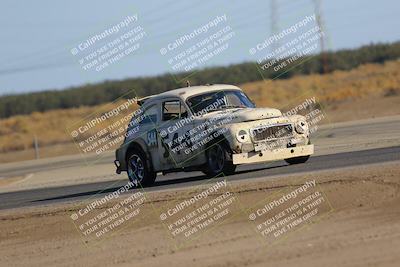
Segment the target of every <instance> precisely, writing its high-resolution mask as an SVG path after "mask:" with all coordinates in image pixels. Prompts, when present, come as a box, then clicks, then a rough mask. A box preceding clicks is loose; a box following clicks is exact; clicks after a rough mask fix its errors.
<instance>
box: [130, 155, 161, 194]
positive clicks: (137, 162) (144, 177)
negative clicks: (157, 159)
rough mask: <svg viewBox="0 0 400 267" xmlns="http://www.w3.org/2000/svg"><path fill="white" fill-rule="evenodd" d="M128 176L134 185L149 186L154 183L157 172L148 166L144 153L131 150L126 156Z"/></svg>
mask: <svg viewBox="0 0 400 267" xmlns="http://www.w3.org/2000/svg"><path fill="white" fill-rule="evenodd" d="M127 166H128V178H129V181H131V182H132V183H134V184H135V185H140V186H142V187H144V186H150V185H152V184H154V181H155V180H156V176H157V174H156V173H155V172H154V171H153V169H152V168H151V167H150V166H148V163H147V160H146V157H145V155H144V154H143V153H142V152H141V151H137V150H133V151H132V152H130V153H129V155H128V157H127Z"/></svg>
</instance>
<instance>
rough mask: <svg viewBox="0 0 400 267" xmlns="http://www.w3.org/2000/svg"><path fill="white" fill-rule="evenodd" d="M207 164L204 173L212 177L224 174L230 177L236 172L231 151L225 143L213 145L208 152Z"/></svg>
mask: <svg viewBox="0 0 400 267" xmlns="http://www.w3.org/2000/svg"><path fill="white" fill-rule="evenodd" d="M206 158H207V163H206V165H205V167H204V169H203V172H204V173H205V174H206V175H208V176H211V177H214V176H217V175H220V174H223V175H230V174H233V173H234V172H235V170H236V165H234V164H233V162H232V159H231V157H230V154H229V149H228V148H227V146H226V145H225V144H224V143H223V142H219V143H216V144H213V145H211V146H210V147H208V148H207V150H206Z"/></svg>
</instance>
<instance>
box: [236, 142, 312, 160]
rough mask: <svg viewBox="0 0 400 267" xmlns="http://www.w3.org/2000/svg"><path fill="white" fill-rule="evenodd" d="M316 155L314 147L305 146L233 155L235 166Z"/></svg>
mask: <svg viewBox="0 0 400 267" xmlns="http://www.w3.org/2000/svg"><path fill="white" fill-rule="evenodd" d="M311 154H314V145H304V146H297V147H289V148H279V149H274V150H264V151H260V152H249V153H240V154H233V155H232V159H233V164H235V165H237V164H249V163H258V162H266V161H276V160H282V159H288V158H295V157H301V156H308V155H311Z"/></svg>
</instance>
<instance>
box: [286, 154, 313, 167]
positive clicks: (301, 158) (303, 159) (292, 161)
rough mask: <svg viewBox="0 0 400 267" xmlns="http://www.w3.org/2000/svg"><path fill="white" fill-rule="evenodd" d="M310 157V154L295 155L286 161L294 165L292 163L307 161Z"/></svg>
mask: <svg viewBox="0 0 400 267" xmlns="http://www.w3.org/2000/svg"><path fill="white" fill-rule="evenodd" d="M309 158H310V155H308V156H301V157H295V158H289V159H285V161H286V162H287V163H289V164H290V165H292V164H300V163H305V162H306V161H307V160H308V159H309Z"/></svg>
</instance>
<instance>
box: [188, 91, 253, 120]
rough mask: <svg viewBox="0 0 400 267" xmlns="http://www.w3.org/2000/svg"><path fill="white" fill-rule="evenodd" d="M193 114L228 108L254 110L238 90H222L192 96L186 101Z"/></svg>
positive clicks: (251, 103)
mask: <svg viewBox="0 0 400 267" xmlns="http://www.w3.org/2000/svg"><path fill="white" fill-rule="evenodd" d="M186 103H187V105H188V106H189V108H190V109H191V110H192V112H193V114H195V115H201V114H203V113H208V112H213V111H217V110H222V109H229V108H254V107H255V105H254V103H253V102H252V101H251V100H250V99H249V98H248V97H247V95H246V94H245V93H243V92H242V91H240V90H224V91H217V92H209V93H205V94H201V95H197V96H192V97H190V98H188V99H187V100H186Z"/></svg>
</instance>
